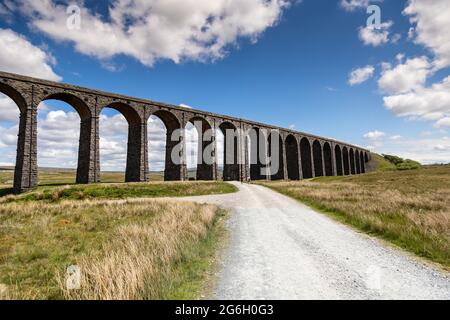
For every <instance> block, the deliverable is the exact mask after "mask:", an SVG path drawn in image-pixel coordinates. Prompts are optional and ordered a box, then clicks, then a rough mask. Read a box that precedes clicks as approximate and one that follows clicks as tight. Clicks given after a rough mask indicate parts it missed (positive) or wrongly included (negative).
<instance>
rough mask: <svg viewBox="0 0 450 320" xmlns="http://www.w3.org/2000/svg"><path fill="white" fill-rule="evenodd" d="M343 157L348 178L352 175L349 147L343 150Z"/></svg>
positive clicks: (345, 173)
mask: <svg viewBox="0 0 450 320" xmlns="http://www.w3.org/2000/svg"><path fill="white" fill-rule="evenodd" d="M342 157H343V159H344V161H343V162H344V175H346V176H348V175H349V174H350V161H349V153H348V148H347V147H344V148H342Z"/></svg>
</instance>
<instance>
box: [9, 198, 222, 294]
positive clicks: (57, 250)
mask: <svg viewBox="0 0 450 320" xmlns="http://www.w3.org/2000/svg"><path fill="white" fill-rule="evenodd" d="M223 214H224V213H223V211H221V210H220V209H218V208H217V207H215V206H210V205H199V204H194V203H183V202H179V201H168V200H157V199H156V200H155V199H135V200H126V201H110V200H104V201H99V200H94V201H73V200H72V201H64V202H61V203H45V202H25V203H8V204H2V205H0V298H3V299H169V298H182V299H195V298H198V295H199V294H200V293H201V290H202V286H203V280H204V277H205V274H206V272H205V270H208V268H209V267H210V263H211V259H212V257H213V256H214V253H215V249H216V245H217V243H218V241H219V240H220V238H221V237H222V234H223V225H222V221H223V219H224V218H223ZM69 265H78V266H79V267H80V268H81V271H82V278H81V279H82V281H81V289H80V290H67V289H66V286H65V271H66V268H67V267H68V266H69Z"/></svg>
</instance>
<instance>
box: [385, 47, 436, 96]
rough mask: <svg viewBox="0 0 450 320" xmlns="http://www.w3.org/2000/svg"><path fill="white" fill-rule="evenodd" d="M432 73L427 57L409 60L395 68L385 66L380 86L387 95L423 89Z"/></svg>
mask: <svg viewBox="0 0 450 320" xmlns="http://www.w3.org/2000/svg"><path fill="white" fill-rule="evenodd" d="M431 73H432V70H431V64H430V62H429V61H428V58H427V57H424V56H422V57H418V58H412V59H408V60H407V61H406V62H405V63H400V64H398V65H397V66H396V67H395V68H392V66H390V65H388V64H385V67H384V68H383V71H382V73H381V77H380V79H379V80H378V85H379V87H380V89H381V90H382V91H383V92H386V93H393V94H397V93H405V92H408V91H411V90H415V89H418V88H420V87H422V86H423V85H424V84H425V82H426V80H427V78H428V76H429V75H430V74H431Z"/></svg>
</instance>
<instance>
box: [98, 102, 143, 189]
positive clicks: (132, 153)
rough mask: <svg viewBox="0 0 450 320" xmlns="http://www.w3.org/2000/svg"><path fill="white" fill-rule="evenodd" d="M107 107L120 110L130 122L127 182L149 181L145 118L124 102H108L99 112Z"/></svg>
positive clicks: (126, 169)
mask: <svg viewBox="0 0 450 320" xmlns="http://www.w3.org/2000/svg"><path fill="white" fill-rule="evenodd" d="M107 108H110V109H114V110H116V111H118V112H119V113H120V114H122V116H123V117H124V118H125V119H126V121H127V123H128V142H127V158H126V168H125V182H144V181H147V179H148V164H147V126H146V123H145V122H144V119H142V118H141V115H140V114H139V113H138V111H137V110H136V109H135V108H133V107H132V106H131V105H129V104H126V103H123V102H112V103H108V104H106V105H104V106H102V107H101V108H100V109H99V114H100V113H101V112H102V111H103V110H105V109H107Z"/></svg>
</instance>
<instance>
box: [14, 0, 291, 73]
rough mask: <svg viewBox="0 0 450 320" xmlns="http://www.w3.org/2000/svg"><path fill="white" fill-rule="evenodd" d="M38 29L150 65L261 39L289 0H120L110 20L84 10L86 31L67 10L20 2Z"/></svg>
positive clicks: (204, 56)
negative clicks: (70, 25)
mask: <svg viewBox="0 0 450 320" xmlns="http://www.w3.org/2000/svg"><path fill="white" fill-rule="evenodd" d="M20 3H21V10H22V12H23V13H24V14H26V15H27V16H28V17H29V18H30V20H31V24H32V25H33V26H34V28H36V29H37V30H40V31H41V32H43V33H45V34H46V35H48V36H49V37H51V38H53V39H56V40H59V41H69V42H71V43H73V44H74V45H75V48H76V50H78V51H79V52H81V53H83V54H86V55H90V56H94V57H97V58H100V59H109V58H112V57H114V56H116V55H120V54H123V55H127V56H131V57H134V58H136V59H137V60H139V61H140V62H141V63H142V64H144V65H147V66H151V65H153V64H154V63H155V61H156V60H158V59H169V60H172V61H174V62H175V63H179V62H180V61H182V60H186V59H188V60H196V61H205V60H211V59H212V60H214V59H219V58H222V57H223V56H224V55H225V54H226V52H227V46H229V45H233V44H235V43H236V41H238V39H240V38H248V39H250V40H251V41H256V40H257V38H258V37H259V36H260V35H261V34H262V33H263V32H264V31H265V30H266V29H267V28H270V27H272V26H274V25H275V24H277V22H278V21H279V19H280V17H281V15H282V12H283V10H284V9H285V8H287V7H288V6H289V5H290V1H289V0H246V1H241V0H214V1H211V0H115V1H112V2H111V4H110V6H109V10H108V15H109V16H108V17H102V16H101V15H100V14H99V13H98V12H95V11H92V10H91V9H87V8H82V9H81V28H80V29H79V30H69V29H67V28H66V21H67V14H66V8H67V7H66V6H64V5H62V4H59V3H57V2H56V1H52V0H45V1H34V0H21V1H20Z"/></svg>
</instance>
